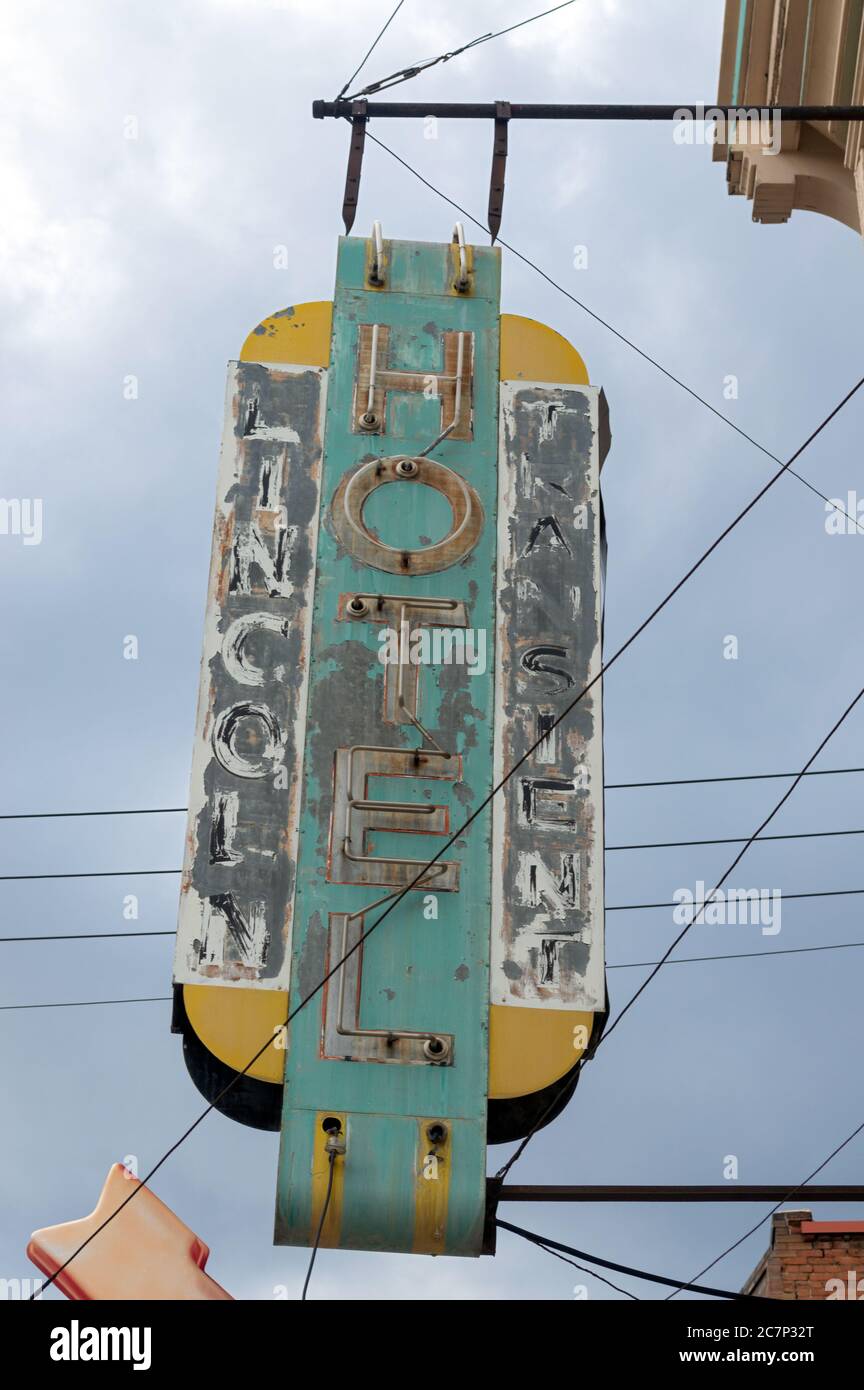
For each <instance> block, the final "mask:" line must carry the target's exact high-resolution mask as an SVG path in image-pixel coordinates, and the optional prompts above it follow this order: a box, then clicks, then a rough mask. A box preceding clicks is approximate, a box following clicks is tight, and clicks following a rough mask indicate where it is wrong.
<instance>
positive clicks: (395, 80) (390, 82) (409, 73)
mask: <svg viewBox="0 0 864 1390" xmlns="http://www.w3.org/2000/svg"><path fill="white" fill-rule="evenodd" d="M575 3H576V0H562V3H561V4H560V5H553V6H552V8H551V10H542V11H541V12H540V14H532V15H530V16H529V17H528V19H520V20H519V21H518V23H516V24H511V25H509V26H508V28H506V29H498V30H496V32H495V33H494V34H481V35H480V36H479V37H478V38H476V39H471V40H470V41H469V42H468V43H463V44H462V46H461V47H460V48H453V49H450V50H449V51H448V52H447V53H440V54H439V55H438V56H437V57H436V58H426V59H425V60H424V61H423V62H421V63H414V64H412V65H411V66H410V67H407V68H399V69H398V70H397V71H396V72H391V73H390V74H389V75H388V76H387V77H382V78H380V79H379V80H378V81H377V82H370V84H369V86H368V87H364V88H363V90H362V91H360V92H354V93H352V95H351V96H350V97H345V100H346V101H357V100H358V99H359V98H360V97H365V96H369V95H371V93H372V92H383V91H386V90H387V88H388V87H398V86H399V85H400V84H401V83H402V82H408V81H410V79H411V78H412V77H417V76H418V74H419V73H421V72H425V71H426V69H427V68H434V67H437V65H438V64H439V63H449V62H450V59H451V58H458V57H459V55H460V53H466V52H467V51H468V49H469V48H478V47H479V45H480V44H481V43H489V42H490V41H491V40H492V39H500V38H501V36H502V34H512V33H513V30H514V29H524V27H525V25H526V24H533V23H534V21H535V20H536V19H545V18H546V16H547V15H549V14H554V13H555V11H556V10H566V9H567V8H568V7H569V6H570V5H573V4H575ZM396 8H397V9H398V8H399V7H398V5H397V7H396ZM392 18H393V15H391V16H390V19H392ZM390 19H388V21H387V24H389V23H390ZM387 24H385V26H384V28H385V29H386V28H387ZM383 32H384V30H383V29H382V31H381V33H383ZM380 37H381V34H379V35H378V38H380ZM377 42H378V39H376V40H375V43H377ZM374 47H375V44H373V45H372V48H374ZM371 52H372V49H370V50H369V53H371ZM369 53H367V54H366V58H368V57H369ZM366 58H364V59H363V62H362V63H361V64H360V67H359V68H358V69H357V72H359V71H360V68H362V67H363V65H364V64H365V62H366ZM357 72H355V73H354V76H353V77H349V79H348V81H347V82H346V83H345V86H344V87H343V88H342V91H341V92H340V93H339V97H341V96H343V95H344V93H345V90H346V88H347V87H348V86H349V85H350V83H352V82H353V81H354V78H355V77H356V76H357ZM339 97H337V101H338V100H339Z"/></svg>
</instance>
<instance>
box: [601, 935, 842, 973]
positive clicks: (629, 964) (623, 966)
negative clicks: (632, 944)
mask: <svg viewBox="0 0 864 1390" xmlns="http://www.w3.org/2000/svg"><path fill="white" fill-rule="evenodd" d="M853 946H864V941H840V942H837V943H836V944H832V945H829V946H783V947H779V948H777V949H776V950H773V951H731V952H729V954H728V955H713V956H673V957H672V959H671V960H667V962H666V964H667V965H694V964H696V963H701V962H703V961H709V960H749V959H750V957H751V956H800V955H804V954H805V953H807V952H809V951H849V950H851V949H852V947H853ZM659 964H660V962H659V961H657V960H625V961H620V962H619V963H618V964H617V965H607V966H606V969H607V970H635V969H637V967H647V966H649V965H659Z"/></svg>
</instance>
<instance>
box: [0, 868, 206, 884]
mask: <svg viewBox="0 0 864 1390" xmlns="http://www.w3.org/2000/svg"><path fill="white" fill-rule="evenodd" d="M182 872H183V870H182V869H87V870H76V871H75V872H74V873H68V874H67V873H64V874H0V883H34V882H36V881H37V880H39V879H43V878H147V877H152V876H153V875H154V874H155V875H158V874H182Z"/></svg>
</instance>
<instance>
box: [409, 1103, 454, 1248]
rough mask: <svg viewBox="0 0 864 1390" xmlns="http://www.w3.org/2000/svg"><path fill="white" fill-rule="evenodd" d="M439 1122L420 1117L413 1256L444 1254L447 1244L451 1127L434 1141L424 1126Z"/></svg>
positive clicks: (451, 1158) (451, 1146)
mask: <svg viewBox="0 0 864 1390" xmlns="http://www.w3.org/2000/svg"><path fill="white" fill-rule="evenodd" d="M433 1123H441V1122H440V1121H433V1120H420V1121H419V1125H418V1140H417V1180H416V1191H415V1205H414V1244H413V1247H412V1248H413V1251H414V1254H415V1255H443V1253H444V1250H445V1247H446V1244H447V1202H448V1198H449V1196H450V1170H451V1168H452V1166H453V1143H452V1136H451V1133H450V1126H449V1125H448V1126H447V1135H446V1137H445V1138H444V1139H442V1140H440V1141H439V1142H438V1143H437V1144H436V1143H433V1142H432V1141H431V1140H430V1139H429V1137H428V1135H427V1134H426V1129H427V1127H428V1126H429V1125H430V1124H433Z"/></svg>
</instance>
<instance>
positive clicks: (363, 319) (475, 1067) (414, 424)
mask: <svg viewBox="0 0 864 1390" xmlns="http://www.w3.org/2000/svg"><path fill="white" fill-rule="evenodd" d="M385 246H386V256H385V266H386V272H387V285H386V288H385V289H383V290H372V289H364V288H363V285H364V275H365V265H366V249H367V248H366V243H365V241H363V240H362V239H359V238H357V239H355V238H345V239H342V241H341V242H340V250H339V259H338V270H337V284H336V296H335V313H334V321H333V350H332V354H331V367H330V372H329V380H328V395H327V419H326V430H325V441H324V466H323V478H322V509H321V517H322V519H321V526H320V532H319V541H318V570H317V577H316V590H315V603H314V613H313V635H312V645H311V659H310V695H309V706H308V715H307V732H306V785H305V788H304V799H303V809H302V814H301V828H300V843H299V852H298V863H297V889H296V898H295V918H294V948H293V960H292V989H291V1007H292V1009H293V1008H294V1007H296V1005H297V1004H298V1003H299V1001H300V1000H301V999H302V998H303V997H304V996H305V995H306V994H307V993H308V992H309V991H310V990H311V989H313V988H314V987H315V985H316V984H317V983H318V982H319V981H320V980H321V979H322V978H323V976H324V974H325V973H326V971H327V969H328V921H329V916H330V914H331V913H355V912H357V911H358V910H359V909H361V908H362V907H363V906H364V904H367V903H373V902H374V901H375V900H376V899H378V898H380V897H382V896H384V894H386V893H387V892H388V891H392V889H388V887H387V886H386V885H384V886H382V885H381V884H380V882H376V883H374V884H371V885H363V884H357V883H346V882H333V881H330V876H331V875H332V874H333V865H332V859H333V852H334V846H335V847H336V848H337V849H338V847H339V846H340V845H341V833H340V832H339V830H338V827H337V828H334V829H332V830H331V817H332V812H333V800H334V757H335V752H336V750H337V749H338V748H343V749H344V748H348V747H350V746H352V745H367V744H369V745H382V746H386V747H388V748H394V749H406V750H414V749H415V748H417V747H418V746H420V744H421V742H422V740H421V736H420V733H419V732H418V731H417V729H416V728H415V727H414V726H413V725H412V724H410V723H393V722H385V717H384V716H385V689H384V686H385V668H384V666H383V665H382V664H381V662H380V661H379V658H378V653H379V649H380V645H381V644H380V641H379V634H380V632H381V630H382V628H383V627H386V626H387V624H382V623H380V621H364V622H362V623H353V622H347V621H346V620H345V617H344V602H345V596H347V595H351V594H354V593H357V592H361V593H364V594H372V595H404V596H407V597H410V598H414V599H416V598H419V597H434V598H439V599H440V598H446V599H452V600H458V601H461V602H463V603H464V604H465V605H466V609H467V623H468V626H469V627H470V628H472V629H474V630H475V631H476V632H477V633H478V645H479V633H480V632H482V633H483V635H484V638H483V640H484V641H485V669H484V670H483V671H482V672H481V671H480V666H481V665H482V664H484V663H481V662H480V661H479V660H476V661H475V662H474V665H475V667H476V669H477V673H476V674H474V675H472V674H470V668H469V667H468V666H465V665H462V666H459V665H455V664H454V665H447V664H442V665H438V666H436V665H429V666H421V667H419V668H418V670H419V678H418V679H419V692H420V693H419V707H418V713H419V717H420V718H421V720H422V722H423V723H424V725H425V726H426V727H427V728H428V729H429V730H430V731H431V733H432V734H433V736H434V738H435V739H436V740H437V741H438V743H439V744H440V745H441V747H442V748H444V749H445V750H446V751H447V752H449V753H456V754H458V755H459V756H460V758H461V759H462V766H461V775H460V777H459V779H458V780H457V781H455V782H454V781H453V780H450V781H445V780H441V779H440V778H437V779H435V780H432V779H431V778H427V777H426V776H402V775H400V776H372V777H370V779H369V782H370V786H369V790H368V793H367V794H368V796H369V798H370V799H374V800H380V799H382V798H388V799H392V800H398V801H400V802H407V803H410V804H412V805H413V804H416V805H418V806H420V807H423V806H427V805H429V804H436V805H440V806H443V807H446V810H447V813H448V815H449V826H450V831H452V830H454V829H455V828H456V827H457V826H458V825H459V824H460V823H461V822H462V821H463V820H465V818H466V817H467V816H468V815H469V814H470V813H471V812H472V811H473V810H474V809H475V808H476V806H477V805H478V804H479V802H480V801H481V800H482V799H483V798H484V797H485V795H486V794H487V792H488V789H489V787H490V785H491V782H492V736H493V666H494V650H493V642H494V589H495V563H496V556H495V533H496V525H495V522H496V504H497V472H496V461H497V452H498V450H497V429H498V360H499V337H498V334H499V326H498V315H499V257H498V253H497V252H496V251H493V250H489V249H485V248H475V249H474V268H475V270H474V282H475V285H476V289H477V292H476V293H473V294H471V295H470V296H457V295H456V294H454V293H453V292H452V290H451V288H450V286H451V283H452V255H451V251H450V248H449V247H448V246H447V245H430V244H420V243H410V242H388V243H386V244H385ZM376 323H377V324H378V325H381V326H382V328H386V329H388V330H389V341H388V342H387V346H386V355H385V356H384V357H383V359H382V361H381V362H380V363H379V365H380V367H381V369H382V370H385V369H386V370H387V371H404V372H411V373H421V374H423V375H424V376H425V375H430V376H436V375H439V374H441V373H442V371H443V369H444V366H445V359H444V340H443V338H442V334H444V333H459V332H463V333H465V334H466V335H469V334H470V335H471V345H472V346H473V370H472V379H471V388H472V392H473V432H472V433H473V437H471V438H469V439H445V440H444V441H443V442H442V443H441V444H439V445H438V447H437V448H435V449H434V450H433V451H432V454H431V457H432V458H433V459H434V460H435V461H437V462H439V463H442V464H444V465H445V466H446V467H447V468H449V469H451V470H453V471H455V472H456V473H457V474H458V475H459V476H460V477H462V478H464V479H465V480H466V481H467V482H468V483H470V485H471V487H472V488H473V489H475V491H476V493H477V495H478V496H479V499H480V502H481V504H482V509H483V513H484V525H483V527H482V529H481V531H480V534H479V537H478V539H477V542H476V544H475V546H474V548H473V549H472V550H471V552H470V554H468V555H467V556H466V557H465V558H464V559H463V560H462V561H461V562H459V563H457V564H453V565H451V566H450V567H449V568H446V569H442V570H440V571H439V572H435V573H429V574H408V575H406V574H401V573H387V572H384V571H383V570H381V569H378V568H375V567H373V566H372V565H370V564H368V563H366V562H365V560H364V559H361V558H357V556H355V555H353V554H351V553H350V552H349V551H347V550H346V549H345V547H344V546H343V544H342V543H341V542H340V541H339V539H338V538H337V535H336V533H335V531H334V525H333V517H332V502H333V497H334V493H335V492H336V489H337V487H338V486H339V484H340V483H341V482H342V480H343V477H344V476H345V475H346V474H353V472H354V471H355V470H356V469H357V468H358V467H359V466H360V465H361V464H363V463H365V462H367V461H368V460H370V459H376V458H387V457H390V456H393V455H402V454H404V455H409V456H412V455H416V454H419V453H420V452H421V451H422V450H424V449H426V448H427V446H428V445H430V444H431V443H432V441H433V440H435V439H436V437H437V436H438V434H439V433H440V431H441V420H442V415H443V413H444V406H443V405H442V402H441V401H440V400H438V399H435V398H434V397H432V396H430V395H428V394H427V393H424V391H421V390H418V389H414V390H407V389H406V390H401V389H398V390H397V389H390V390H389V392H388V396H387V405H386V431H385V432H384V433H380V434H379V433H372V434H369V433H361V432H357V431H356V430H355V428H354V426H355V424H356V406H355V379H356V377H357V374H358V371H359V365H358V364H359V360H360V354H361V348H362V344H361V333H360V329H361V326H363V325H366V326H368V325H372V324H376ZM365 331H366V333H367V334H368V332H369V331H370V330H369V329H368V327H367V328H366V330H365ZM466 342H467V339H466ZM387 494H392V496H389V495H387ZM374 496H375V499H376V504H379V503H380V506H381V509H382V510H381V515H382V516H384V515H386V516H387V518H388V520H387V535H386V536H384V537H382V539H384V540H386V542H387V543H388V544H393V543H396V542H394V540H393V534H392V533H393V531H394V527H396V526H397V525H398V527H399V535H400V537H401V538H402V539H400V541H399V542H398V543H399V544H404V545H406V546H410V547H416V546H417V545H418V537H421V536H425V537H426V538H427V539H429V540H436V539H437V538H438V537H437V536H436V535H434V534H432V535H430V530H436V529H437V530H440V520H441V509H440V505H439V504H440V501H441V499H440V496H439V494H437V493H434V494H432V493H429V492H428V491H427V489H425V488H424V487H423V486H422V485H419V484H414V485H411V486H407V485H404V484H401V483H399V484H395V485H394V484H390V485H388V486H387V487H385V488H383V489H380V490H379V492H377V493H376V494H374ZM393 497H395V498H396V502H395V504H394V501H393ZM429 497H432V499H433V501H434V504H435V505H434V507H432V506H430V505H429V504H428V502H427V501H426V500H425V499H427V498H429ZM385 502H386V503H387V506H384V503H385ZM372 513H373V509H372V507H371V504H370V515H372ZM340 597H341V598H342V603H343V607H342V608H341V609H340ZM433 761H434V760H430V766H431V764H432V762H433ZM425 766H426V765H425V764H424V765H423V766H422V767H421V769H420V770H421V772H422V771H425ZM490 838H491V821H490V816H489V813H488V811H487V812H484V813H483V815H482V816H480V817H478V819H477V821H476V822H475V823H474V824H473V825H472V826H471V829H470V831H469V832H468V833H467V834H466V836H465V837H464V839H463V840H460V841H459V842H457V844H456V845H454V846H453V847H452V848H451V849H450V850H449V851H448V852H447V854H446V856H445V859H446V860H448V861H455V862H458V864H459V866H460V886H459V891H458V892H439V893H437V895H436V896H437V911H438V916H437V920H434V919H428V918H427V917H426V916H424V901H425V899H426V895H427V893H428V892H429V891H431V890H430V889H427V890H425V891H416V890H415V891H412V892H411V893H409V894H407V895H406V897H405V898H404V899H403V900H402V901H401V902H400V903H399V904H398V906H396V907H395V908H394V909H393V910H392V911H391V912H390V913H389V915H388V916H387V918H386V920H385V921H384V922H382V924H381V926H380V927H378V928H377V930H376V931H375V932H374V934H373V936H372V937H371V939H370V941H369V942H368V943H367V944H366V945H365V946H364V948H363V960H362V980H361V991H360V999H361V1003H360V1015H359V1022H360V1026H361V1027H362V1028H364V1029H375V1028H377V1029H382V1030H400V1029H409V1030H429V1031H434V1032H436V1033H444V1034H452V1035H453V1036H454V1039H455V1043H454V1054H453V1065H450V1066H430V1065H427V1064H425V1063H417V1062H399V1061H369V1060H351V1061H345V1060H341V1057H340V1058H337V1057H335V1056H333V1055H332V1048H331V1049H330V1051H331V1055H329V1056H323V1055H322V1052H323V1048H324V1019H325V1008H326V1004H325V1000H324V999H322V996H321V995H319V996H318V997H317V998H316V1000H315V1001H314V1002H313V1003H311V1004H309V1005H308V1006H307V1007H306V1008H305V1009H303V1010H302V1012H301V1013H300V1014H299V1015H298V1017H297V1019H296V1020H295V1021H294V1023H293V1024H292V1025H291V1036H290V1043H289V1047H288V1049H287V1052H286V1071H285V1081H286V1086H285V1100H284V1115H283V1129H282V1145H281V1152H280V1164H279V1178H278V1198H277V1215H276V1241H277V1243H284V1244H307V1243H308V1241H309V1231H310V1225H311V1220H312V1216H313V1213H312V1208H311V1192H310V1184H311V1166H312V1145H313V1139H314V1133H313V1131H314V1124H315V1116H316V1113H318V1112H321V1111H327V1110H333V1111H335V1112H339V1113H346V1114H347V1115H348V1117H349V1118H348V1122H347V1152H346V1155H345V1158H344V1159H340V1160H339V1161H340V1163H342V1164H344V1199H343V1202H342V1212H341V1237H340V1244H342V1245H345V1246H347V1247H350V1248H361V1249H373V1248H374V1249H387V1250H411V1249H412V1246H413V1244H414V1219H415V1191H416V1182H417V1155H416V1144H417V1133H418V1130H417V1122H418V1119H443V1120H447V1121H448V1122H449V1121H453V1122H455V1123H454V1124H453V1151H452V1156H451V1161H450V1163H449V1165H448V1169H449V1171H448V1180H449V1197H448V1222H447V1241H446V1249H447V1252H448V1253H454V1254H455V1253H460V1254H478V1253H479V1248H480V1240H481V1236H482V1224H483V1206H484V1196H485V1125H486V1104H487V1076H488V1009H489V948H490V912H491V909H490V896H491V847H490ZM442 843H443V840H442V839H441V838H440V837H439V836H436V835H433V834H429V833H420V832H419V831H417V832H414V833H410V834H406V833H397V832H394V831H378V830H374V831H373V832H372V833H371V834H370V835H369V837H368V842H367V845H366V851H367V852H368V853H372V854H374V855H375V856H377V857H380V858H386V857H388V856H394V857H400V856H402V857H407V858H411V859H416V860H418V861H421V862H425V861H426V860H427V859H429V858H431V857H432V856H433V855H434V854H435V853H436V852H437V850H438V849H439V848H440V846H441V844H442ZM352 848H356V847H354V846H353V844H352ZM412 876H413V875H412ZM385 907H386V905H385ZM385 907H382V908H379V909H377V911H374V912H371V913H370V914H369V915H368V916H367V917H366V918H365V920H364V929H366V930H368V928H369V926H370V925H371V924H372V923H373V922H374V921H375V919H376V917H377V916H379V915H380V914H381V913H382V912H383V911H384V910H385ZM338 955H339V952H338V951H337V952H336V953H335V955H334V957H333V963H335V959H338ZM337 987H338V979H336V980H334V981H333V982H332V985H331V988H332V989H333V990H334V991H335V990H336V989H337ZM331 1004H332V1000H331ZM346 1017H347V1015H346ZM384 1051H385V1052H386V1049H384Z"/></svg>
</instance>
